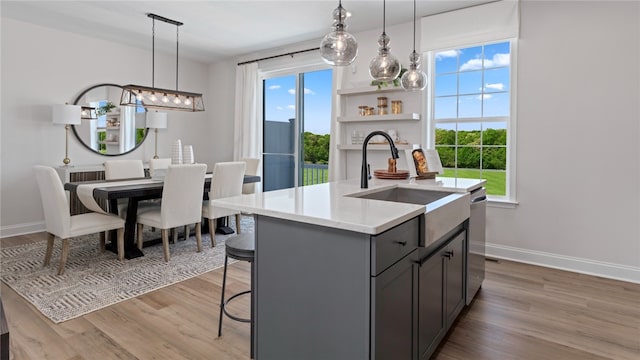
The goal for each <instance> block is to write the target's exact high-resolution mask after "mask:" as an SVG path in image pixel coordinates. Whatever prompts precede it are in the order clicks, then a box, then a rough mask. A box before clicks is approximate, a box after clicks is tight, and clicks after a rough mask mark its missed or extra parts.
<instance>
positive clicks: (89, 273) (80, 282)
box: [0, 216, 253, 324]
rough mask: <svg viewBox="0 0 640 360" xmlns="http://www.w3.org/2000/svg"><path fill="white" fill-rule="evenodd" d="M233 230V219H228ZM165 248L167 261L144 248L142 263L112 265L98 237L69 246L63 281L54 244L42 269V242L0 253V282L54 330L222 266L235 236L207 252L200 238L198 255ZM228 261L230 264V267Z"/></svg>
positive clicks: (192, 244)
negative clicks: (55, 325) (59, 273)
mask: <svg viewBox="0 0 640 360" xmlns="http://www.w3.org/2000/svg"><path fill="white" fill-rule="evenodd" d="M229 220H230V221H231V224H230V225H231V226H232V227H233V228H234V229H235V224H234V220H233V216H232V217H230V218H229ZM241 221H242V224H241V225H242V230H243V233H244V232H253V220H252V218H251V217H249V216H243V217H242V220H241ZM191 234H192V235H191V237H190V238H189V239H188V240H186V241H184V240H183V239H184V237H183V235H182V233H180V237H179V241H178V242H177V243H175V244H173V243H171V242H170V243H169V251H170V254H171V259H170V261H169V262H168V263H165V262H164V257H163V252H162V243H159V244H157V245H153V246H149V247H145V248H144V249H143V252H144V255H145V256H143V257H139V258H136V259H131V260H125V261H123V262H120V261H118V260H117V257H116V254H114V253H113V252H110V251H106V252H104V253H100V251H99V250H98V235H97V234H93V235H88V236H83V237H78V238H75V239H73V240H71V241H70V250H69V257H68V259H67V264H66V267H65V272H64V274H63V275H62V276H58V275H57V271H58V264H59V261H60V250H61V242H60V241H59V240H58V241H56V242H55V245H54V250H53V256H52V257H51V264H50V265H49V266H48V267H43V265H42V264H43V261H44V253H45V250H46V241H42V242H37V243H31V244H25V245H19V246H12V247H7V248H2V249H0V264H1V275H0V279H1V280H2V281H3V282H4V283H5V284H7V285H8V286H10V287H11V288H12V289H14V290H15V291H16V292H17V293H18V294H20V295H21V296H22V297H24V298H25V299H26V300H27V301H28V302H30V303H31V304H33V306H35V307H36V308H37V309H38V310H39V311H40V312H42V314H44V315H45V316H46V317H48V318H49V319H50V320H51V321H53V322H54V323H56V324H58V323H61V322H63V321H67V320H70V319H73V318H75V317H78V316H82V315H84V314H87V313H90V312H92V311H95V310H98V309H102V308H104V307H107V306H109V305H112V304H116V303H118V302H121V301H124V300H127V299H131V298H133V297H136V296H138V295H142V294H145V293H148V292H150V291H153V290H157V289H159V288H162V287H165V286H169V285H171V284H175V283H177V282H180V281H182V280H186V279H189V278H192V277H195V276H198V275H201V274H203V273H205V272H208V271H211V270H214V269H217V268H220V267H222V266H223V265H224V244H225V240H227V239H228V238H230V237H232V236H236V234H231V235H220V234H216V243H217V245H216V247H214V248H212V247H211V239H210V237H209V235H208V234H206V235H205V234H203V235H202V252H200V253H198V252H196V239H195V236H194V235H193V230H192V231H191ZM144 236H145V238H149V239H156V238H159V237H160V231H159V230H157V231H155V232H151V231H145V233H144ZM231 261H232V260H231V259H229V262H230V263H231Z"/></svg>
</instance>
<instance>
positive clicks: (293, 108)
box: [287, 105, 296, 110]
mask: <svg viewBox="0 0 640 360" xmlns="http://www.w3.org/2000/svg"><path fill="white" fill-rule="evenodd" d="M287 109H289V110H295V109H296V106H295V105H287Z"/></svg>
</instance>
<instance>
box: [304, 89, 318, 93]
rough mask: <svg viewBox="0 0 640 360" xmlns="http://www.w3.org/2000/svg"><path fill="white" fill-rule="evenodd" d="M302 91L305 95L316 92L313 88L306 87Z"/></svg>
mask: <svg viewBox="0 0 640 360" xmlns="http://www.w3.org/2000/svg"><path fill="white" fill-rule="evenodd" d="M304 93H305V94H307V95H315V94H316V93H315V92H314V91H313V90H311V89H307V88H304Z"/></svg>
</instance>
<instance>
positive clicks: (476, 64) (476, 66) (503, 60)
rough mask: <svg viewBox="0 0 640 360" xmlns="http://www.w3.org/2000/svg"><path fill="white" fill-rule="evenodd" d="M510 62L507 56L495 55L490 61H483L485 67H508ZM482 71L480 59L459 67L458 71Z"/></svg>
mask: <svg viewBox="0 0 640 360" xmlns="http://www.w3.org/2000/svg"><path fill="white" fill-rule="evenodd" d="M510 61H511V58H510V57H509V54H495V55H493V58H492V59H486V60H485V61H484V63H485V67H497V66H508V65H509V63H510ZM480 69H482V59H471V60H469V61H467V62H466V63H464V64H462V65H461V66H460V71H466V70H480Z"/></svg>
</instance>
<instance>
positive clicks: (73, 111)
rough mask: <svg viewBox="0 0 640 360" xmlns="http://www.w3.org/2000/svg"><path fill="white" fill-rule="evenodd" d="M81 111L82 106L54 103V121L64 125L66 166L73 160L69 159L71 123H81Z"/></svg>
mask: <svg viewBox="0 0 640 360" xmlns="http://www.w3.org/2000/svg"><path fill="white" fill-rule="evenodd" d="M81 113H82V107H81V106H77V105H69V104H64V105H60V104H56V105H53V109H52V115H53V116H52V117H53V123H54V124H63V125H64V136H65V138H64V159H63V160H62V162H63V163H64V165H65V166H68V165H69V163H70V162H71V159H69V125H80V123H81V116H82V115H81Z"/></svg>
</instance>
